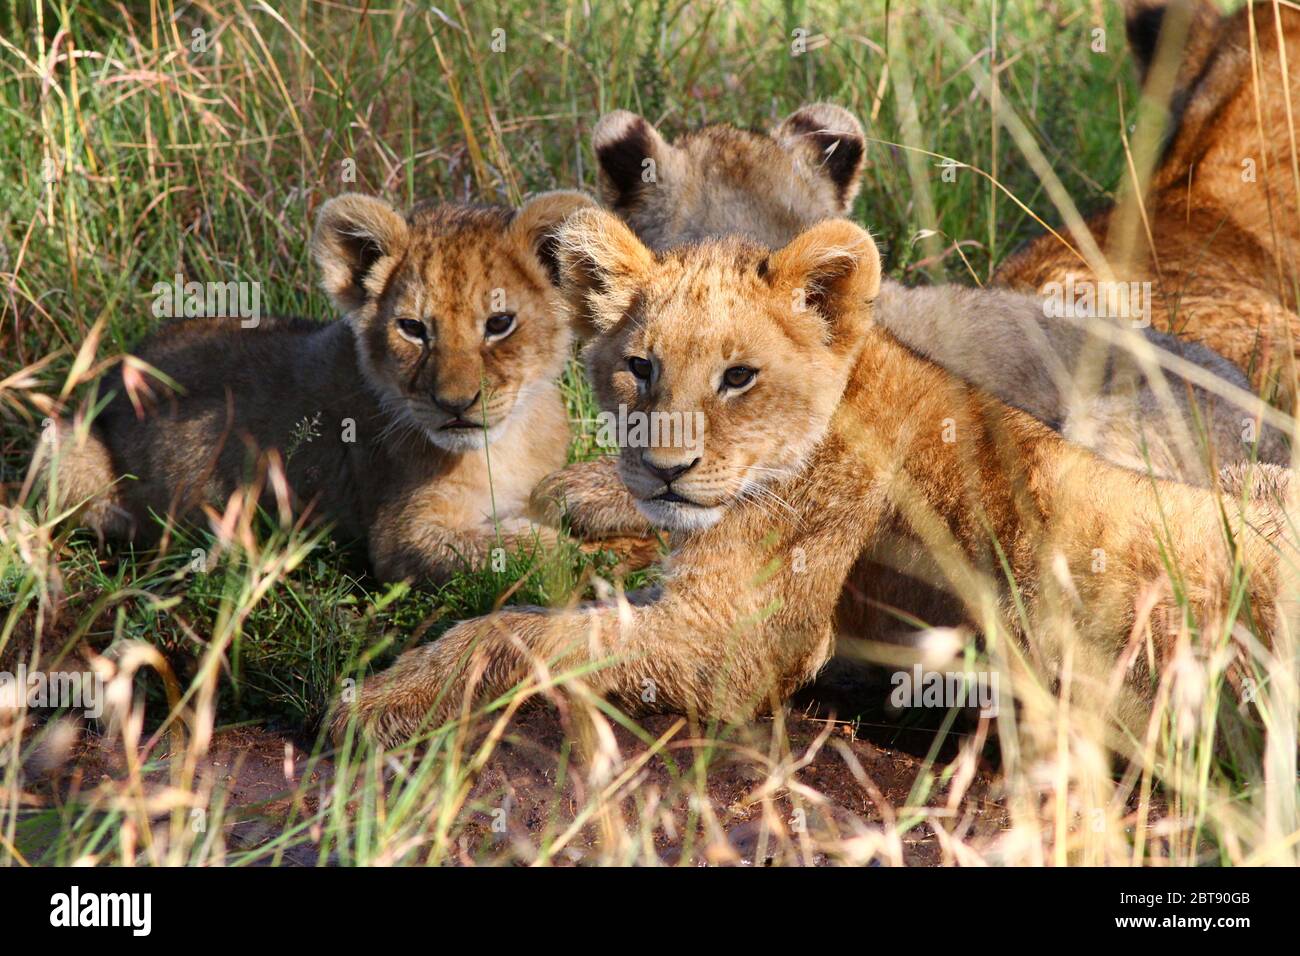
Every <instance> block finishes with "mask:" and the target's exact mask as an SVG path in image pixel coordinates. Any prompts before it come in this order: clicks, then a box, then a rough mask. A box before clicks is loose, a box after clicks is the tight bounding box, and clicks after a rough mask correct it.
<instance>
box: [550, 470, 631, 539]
mask: <svg viewBox="0 0 1300 956" xmlns="http://www.w3.org/2000/svg"><path fill="white" fill-rule="evenodd" d="M529 510H530V511H531V512H532V513H533V514H535V515H536V516H537V517H538V519H539V520H541V521H545V522H547V523H548V524H553V525H559V524H560V523H561V521H562V520H564V519H566V518H567V519H568V522H569V527H570V528H572V529H573V531H574V533H575V534H577V535H578V536H579V537H581V538H585V539H588V540H594V539H599V538H606V537H618V536H623V535H628V536H639V537H644V536H649V535H651V534H652V533H653V529H652V528H651V526H650V523H649V522H648V521H647V520H646V519H645V517H644V516H643V515H642V514H641V513H640V512H639V511H637V510H636V505H635V504H634V503H633V501H632V496H631V494H630V493H629V492H628V490H627V487H626V486H625V485H624V484H623V481H622V479H620V478H619V476H618V459H617V458H611V457H605V458H597V459H595V460H594V461H583V462H577V463H576V464H572V465H569V466H568V467H567V468H562V469H560V470H559V471H556V472H552V473H551V474H549V475H547V476H546V477H545V478H543V479H542V480H541V481H540V482H539V483H538V485H537V487H536V488H534V489H533V494H532V497H531V499H530V502H529Z"/></svg>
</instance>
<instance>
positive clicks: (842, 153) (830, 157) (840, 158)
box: [818, 134, 866, 187]
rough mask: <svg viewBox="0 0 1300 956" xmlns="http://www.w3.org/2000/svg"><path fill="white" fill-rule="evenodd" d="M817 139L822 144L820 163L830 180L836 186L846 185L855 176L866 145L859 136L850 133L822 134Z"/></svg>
mask: <svg viewBox="0 0 1300 956" xmlns="http://www.w3.org/2000/svg"><path fill="white" fill-rule="evenodd" d="M818 140H819V143H820V144H821V145H822V155H823V156H824V157H825V159H824V161H823V164H822V165H823V167H824V168H825V169H826V175H828V176H830V178H831V181H832V182H834V183H835V184H836V185H837V186H840V187H844V186H847V185H848V184H849V183H851V182H852V181H853V179H854V177H856V176H857V174H858V169H859V167H861V165H862V157H863V155H864V154H865V152H866V145H865V144H864V143H863V142H862V139H861V137H858V136H853V135H851V134H845V135H841V136H832V135H829V134H822V135H821V136H820V137H818Z"/></svg>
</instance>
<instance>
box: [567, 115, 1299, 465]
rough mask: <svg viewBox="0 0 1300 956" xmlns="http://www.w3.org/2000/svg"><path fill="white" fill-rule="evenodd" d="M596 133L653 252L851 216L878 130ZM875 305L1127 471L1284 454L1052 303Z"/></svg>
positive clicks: (1233, 380)
mask: <svg viewBox="0 0 1300 956" xmlns="http://www.w3.org/2000/svg"><path fill="white" fill-rule="evenodd" d="M592 143H593V147H594V149H595V152H596V156H597V159H598V160H599V161H600V194H601V198H602V200H603V201H604V202H605V204H606V205H607V206H608V207H609V208H611V209H612V210H614V211H615V212H616V213H618V214H619V215H620V216H621V217H622V218H623V219H624V220H625V221H626V222H627V223H628V224H629V225H630V226H631V227H632V229H633V231H635V232H636V234H637V235H638V236H639V237H640V238H641V240H642V241H643V242H645V243H646V245H647V246H649V247H650V248H651V249H654V250H663V249H668V248H672V247H674V246H680V245H687V244H690V243H692V242H697V241H699V240H701V239H707V238H719V237H723V236H727V235H741V236H747V237H748V238H750V239H753V240H755V241H757V242H759V243H762V244H764V245H767V246H770V247H779V246H781V245H784V244H785V243H786V242H788V241H790V239H792V238H793V237H794V236H795V235H796V234H797V233H799V232H800V231H801V230H802V229H804V228H806V227H808V226H810V225H812V224H813V223H816V222H818V221H820V220H821V219H825V218H829V217H834V216H841V215H845V214H847V213H848V211H849V210H850V208H851V207H852V204H853V198H854V196H856V194H857V192H858V188H859V185H860V174H861V166H862V160H863V156H864V147H865V138H864V134H863V131H862V127H861V125H860V124H859V123H858V121H857V119H856V118H855V117H854V116H853V115H852V114H851V113H849V112H847V111H846V110H843V109H841V108H839V107H836V106H832V105H830V104H826V103H818V104H813V105H810V106H805V107H803V108H801V109H799V110H797V111H796V112H795V113H793V114H792V115H791V116H789V117H788V118H787V119H785V120H784V121H783V122H782V123H780V124H778V125H777V127H776V128H775V129H773V130H772V132H771V133H770V134H763V133H754V132H749V131H746V130H739V129H736V128H735V127H732V126H728V125H726V124H718V125H713V126H707V127H705V128H703V129H700V130H696V131H694V132H690V133H687V134H685V135H683V136H681V137H679V138H678V139H677V140H676V141H674V142H673V143H671V144H670V143H669V142H668V141H667V140H666V139H665V138H664V137H663V136H662V135H661V134H660V133H659V131H658V130H656V129H655V128H654V127H653V126H651V125H650V124H649V123H648V122H647V121H646V120H645V119H643V118H642V117H640V116H637V115H635V114H633V113H629V112H627V111H622V110H621V111H618V112H614V113H610V114H608V115H607V116H605V117H604V118H602V119H601V121H600V122H599V123H598V124H597V126H596V129H595V132H594V133H593V137H592ZM647 163H649V164H651V165H647ZM651 173H652V174H653V176H652V177H650V181H649V182H647V181H646V180H647V177H648V176H649V174H651ZM876 315H877V322H878V323H879V324H880V325H881V326H883V327H884V328H886V329H888V330H889V331H890V332H892V333H893V334H894V335H896V336H897V337H898V338H899V339H900V340H901V341H903V342H904V343H905V344H906V345H908V346H909V347H910V348H912V349H913V350H915V351H917V352H918V353H920V354H921V355H923V356H925V357H927V358H930V359H932V360H934V361H935V362H937V363H938V364H940V365H942V366H943V367H944V368H946V369H948V370H949V371H951V372H953V373H955V374H957V375H959V376H961V377H962V378H963V379H965V380H966V381H969V382H972V383H974V384H977V385H979V386H981V387H983V388H985V389H986V390H988V391H990V392H991V393H992V394H994V395H996V396H997V397H998V398H1000V399H1002V401H1004V402H1007V403H1008V404H1010V405H1014V406H1016V407H1017V408H1020V409H1023V410H1024V411H1027V412H1029V413H1030V414H1031V415H1033V416H1035V417H1036V418H1038V419H1039V420H1040V421H1044V422H1047V423H1048V424H1050V425H1052V427H1054V428H1057V429H1058V430H1060V431H1061V433H1062V434H1064V435H1065V436H1066V437H1067V438H1069V439H1070V440H1072V441H1076V442H1078V443H1080V444H1083V445H1086V446H1088V447H1090V448H1093V449H1094V450H1096V451H1097V452H1098V453H1100V454H1102V455H1104V456H1105V457H1107V458H1108V459H1110V460H1111V461H1114V462H1116V463H1118V464H1122V465H1124V466H1125V467H1130V468H1135V469H1137V470H1140V471H1146V470H1148V468H1150V470H1151V471H1152V472H1153V473H1154V474H1156V475H1159V476H1162V477H1177V478H1180V479H1181V480H1184V481H1194V482H1198V483H1202V484H1204V483H1206V482H1207V481H1208V479H1209V477H1210V476H1212V475H1213V473H1214V471H1215V470H1216V468H1217V467H1218V465H1219V464H1222V463H1227V462H1232V461H1238V460H1242V459H1247V458H1251V457H1256V456H1257V457H1258V459H1259V460H1261V461H1271V462H1278V463H1282V462H1284V461H1286V448H1285V445H1284V443H1283V442H1282V440H1281V435H1280V434H1279V433H1278V432H1277V430H1276V429H1274V428H1272V427H1270V426H1264V427H1262V428H1261V427H1258V419H1259V415H1260V409H1261V403H1258V402H1252V403H1251V404H1250V405H1249V407H1244V408H1243V407H1239V406H1237V405H1234V404H1233V403H1231V402H1229V401H1228V400H1226V399H1225V398H1222V397H1220V396H1217V395H1215V394H1213V393H1212V392H1210V391H1208V390H1206V389H1204V388H1202V387H1200V386H1196V385H1191V384H1190V383H1188V382H1186V381H1185V380H1184V379H1183V378H1182V377H1181V376H1180V375H1178V374H1175V373H1172V372H1166V373H1165V374H1164V375H1163V381H1161V382H1159V387H1157V386H1155V385H1153V384H1152V381H1151V380H1150V379H1149V378H1148V376H1147V370H1146V369H1145V368H1144V367H1143V366H1142V365H1141V364H1140V362H1139V361H1138V360H1137V359H1136V358H1135V357H1134V356H1133V355H1132V354H1131V353H1129V352H1128V351H1124V350H1122V349H1112V348H1110V347H1109V346H1107V345H1106V344H1105V343H1104V341H1103V340H1100V339H1098V338H1096V337H1095V336H1092V335H1090V331H1089V327H1088V326H1086V325H1085V326H1079V325H1075V324H1073V323H1071V322H1069V321H1068V320H1066V319H1062V318H1056V317H1049V316H1048V315H1046V314H1045V313H1044V302H1043V300H1042V299H1040V298H1038V297H1035V296H1028V295H1024V294H1021V293H1015V292H1009V291H1006V290H993V289H985V290H974V289H971V290H967V289H961V288H958V287H955V286H939V287H935V288H926V289H909V288H905V287H904V286H902V285H900V284H898V283H895V282H890V281H888V280H886V281H885V282H884V283H883V288H882V290H881V295H880V298H879V300H878V301H877V303H876ZM1093 321H1096V322H1104V321H1106V320H1105V319H1096V320H1093ZM1138 334H1139V344H1142V343H1145V344H1147V345H1150V346H1153V347H1154V348H1156V349H1160V350H1163V351H1165V352H1170V353H1173V354H1174V355H1176V356H1178V357H1179V358H1181V359H1184V360H1186V361H1188V362H1191V363H1193V364H1195V365H1199V366H1201V367H1203V368H1205V369H1207V370H1209V371H1210V372H1212V373H1214V375H1216V376H1217V377H1219V378H1220V379H1222V380H1223V381H1224V382H1226V383H1229V384H1231V385H1234V386H1237V387H1238V388H1242V389H1248V388H1249V383H1248V381H1247V379H1246V376H1245V375H1244V374H1243V373H1242V372H1241V370H1240V369H1238V368H1236V367H1234V366H1233V365H1232V363H1230V362H1228V361H1226V360H1225V359H1223V358H1222V356H1219V355H1217V354H1215V353H1214V352H1212V351H1211V350H1209V349H1207V348H1205V347H1203V346H1201V345H1197V344H1196V343H1193V342H1184V341H1181V340H1179V339H1178V338H1176V337H1174V336H1171V335H1167V334H1164V333H1162V332H1159V331H1156V330H1153V329H1143V330H1140V331H1139V333H1138ZM1202 436H1204V438H1203V437H1202ZM1243 436H1246V437H1251V436H1258V443H1257V444H1256V443H1255V442H1253V441H1252V442H1248V441H1243Z"/></svg>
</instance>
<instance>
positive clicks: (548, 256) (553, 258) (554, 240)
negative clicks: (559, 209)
mask: <svg viewBox="0 0 1300 956" xmlns="http://www.w3.org/2000/svg"><path fill="white" fill-rule="evenodd" d="M536 248H537V258H538V259H539V260H541V263H542V268H544V269H545V270H546V274H547V275H548V276H549V277H550V280H551V285H556V286H558V285H559V284H560V237H559V234H558V233H557V232H556V231H555V230H551V231H550V232H547V233H545V234H544V235H543V236H542V237H541V238H540V239H538V240H537V247H536Z"/></svg>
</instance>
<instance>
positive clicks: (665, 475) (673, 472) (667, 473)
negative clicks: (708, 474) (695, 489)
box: [641, 452, 700, 485]
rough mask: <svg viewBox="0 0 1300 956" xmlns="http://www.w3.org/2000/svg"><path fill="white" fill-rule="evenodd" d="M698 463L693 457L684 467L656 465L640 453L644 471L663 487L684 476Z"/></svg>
mask: <svg viewBox="0 0 1300 956" xmlns="http://www.w3.org/2000/svg"><path fill="white" fill-rule="evenodd" d="M699 463H700V459H699V458H698V457H695V458H692V459H691V460H690V461H688V462H687V463H686V464H684V465H658V464H655V463H654V462H653V461H651V460H650V458H649V457H648V456H647V455H646V453H645V452H642V453H641V464H643V465H644V466H645V468H646V471H648V472H650V474H652V475H654V476H655V477H656V478H658V479H659V480H660V481H662V482H663V483H664V484H665V485H670V484H672V483H673V481H675V480H676V479H678V478H680V477H681V476H682V475H684V474H686V473H687V472H688V471H690V470H691V469H692V468H694V467H695V466H696V465H698V464H699Z"/></svg>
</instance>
